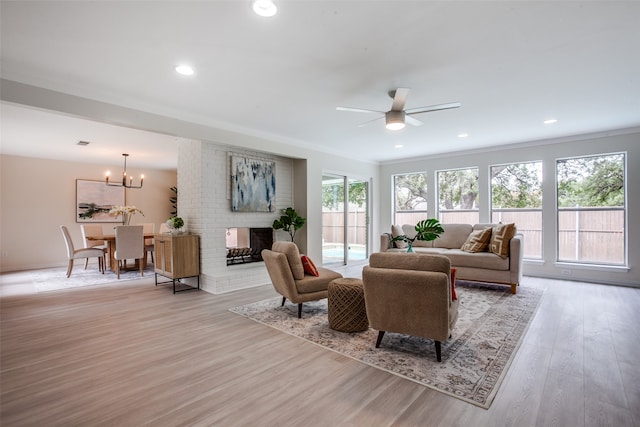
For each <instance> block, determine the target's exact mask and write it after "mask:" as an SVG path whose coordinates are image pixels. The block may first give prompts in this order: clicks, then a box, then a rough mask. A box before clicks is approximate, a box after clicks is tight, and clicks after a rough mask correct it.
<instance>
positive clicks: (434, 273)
mask: <svg viewBox="0 0 640 427" xmlns="http://www.w3.org/2000/svg"><path fill="white" fill-rule="evenodd" d="M362 282H363V285H364V299H365V305H366V308H367V317H368V319H369V324H370V325H371V327H372V328H373V329H377V330H378V331H379V332H378V339H377V341H376V348H378V347H380V343H381V341H382V337H383V336H384V334H385V332H395V333H401V334H407V335H413V336H418V337H422V338H428V339H432V340H434V342H435V346H436V358H437V360H438V362H440V361H442V356H441V354H442V352H441V342H442V341H446V340H447V339H449V338H450V337H451V331H452V330H453V327H454V326H455V324H456V322H457V320H458V300H455V301H453V300H452V296H451V261H449V258H447V257H445V256H443V255H428V254H407V253H389V252H386V253H375V254H372V255H371V257H370V258H369V265H368V266H366V267H364V269H363V271H362Z"/></svg>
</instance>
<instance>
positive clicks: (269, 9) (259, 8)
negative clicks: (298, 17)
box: [253, 0, 278, 18]
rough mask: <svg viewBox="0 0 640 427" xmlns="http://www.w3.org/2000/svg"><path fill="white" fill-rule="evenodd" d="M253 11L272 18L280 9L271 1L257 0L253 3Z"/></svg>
mask: <svg viewBox="0 0 640 427" xmlns="http://www.w3.org/2000/svg"><path fill="white" fill-rule="evenodd" d="M253 11H254V12H255V13H257V14H258V15H260V16H265V17H267V18H268V17H270V16H273V15H275V14H276V13H277V12H278V8H277V7H276V5H275V4H273V2H272V1H270V0H255V1H254V2H253Z"/></svg>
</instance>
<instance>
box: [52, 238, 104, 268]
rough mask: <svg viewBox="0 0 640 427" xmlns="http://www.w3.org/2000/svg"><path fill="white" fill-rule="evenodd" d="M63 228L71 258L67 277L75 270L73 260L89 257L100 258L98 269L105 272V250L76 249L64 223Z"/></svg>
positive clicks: (68, 253) (68, 255)
mask: <svg viewBox="0 0 640 427" xmlns="http://www.w3.org/2000/svg"><path fill="white" fill-rule="evenodd" d="M60 230H62V237H64V243H65V245H66V246H67V258H68V259H69V266H68V267H67V277H69V276H71V270H73V261H74V260H76V259H83V258H85V259H88V258H98V269H99V270H100V272H102V274H104V251H103V250H102V249H96V248H82V249H76V248H75V247H74V245H73V240H71V236H70V235H69V230H68V229H67V227H65V226H64V225H61V226H60Z"/></svg>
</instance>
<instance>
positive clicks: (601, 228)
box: [556, 153, 626, 264]
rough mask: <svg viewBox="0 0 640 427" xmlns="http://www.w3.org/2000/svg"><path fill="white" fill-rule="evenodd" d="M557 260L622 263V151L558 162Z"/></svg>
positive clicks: (623, 215) (623, 183) (623, 172)
mask: <svg viewBox="0 0 640 427" xmlns="http://www.w3.org/2000/svg"><path fill="white" fill-rule="evenodd" d="M556 174H557V206H558V260H559V261H564V262H580V263H591V264H625V262H626V246H625V241H626V237H625V233H626V227H625V217H626V212H625V209H626V208H625V154H623V153H617V154H605V155H600V156H589V157H575V158H570V159H561V160H557V162H556Z"/></svg>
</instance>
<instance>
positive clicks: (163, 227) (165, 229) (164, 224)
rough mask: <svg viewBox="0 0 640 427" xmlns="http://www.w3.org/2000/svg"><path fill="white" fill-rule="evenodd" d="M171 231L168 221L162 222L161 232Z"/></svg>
mask: <svg viewBox="0 0 640 427" xmlns="http://www.w3.org/2000/svg"><path fill="white" fill-rule="evenodd" d="M169 232H171V230H169V226H168V225H167V223H166V222H161V223H160V233H169Z"/></svg>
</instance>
